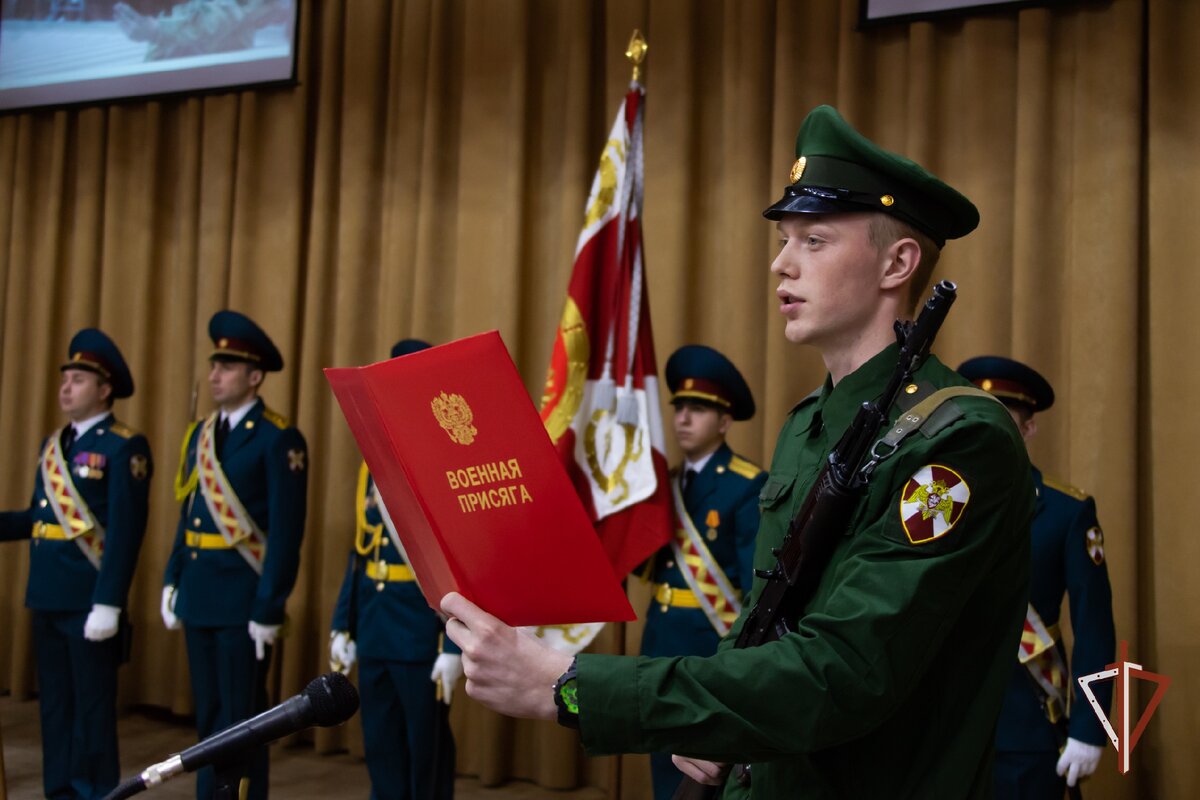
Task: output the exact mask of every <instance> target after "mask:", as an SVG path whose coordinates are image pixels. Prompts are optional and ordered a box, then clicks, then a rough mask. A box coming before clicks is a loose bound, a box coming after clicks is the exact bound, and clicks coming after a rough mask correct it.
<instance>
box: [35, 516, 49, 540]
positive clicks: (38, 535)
mask: <svg viewBox="0 0 1200 800" xmlns="http://www.w3.org/2000/svg"><path fill="white" fill-rule="evenodd" d="M33 538H35V539H45V538H46V523H45V522H42V521H41V520H38V521H37V522H35V523H34V524H33Z"/></svg>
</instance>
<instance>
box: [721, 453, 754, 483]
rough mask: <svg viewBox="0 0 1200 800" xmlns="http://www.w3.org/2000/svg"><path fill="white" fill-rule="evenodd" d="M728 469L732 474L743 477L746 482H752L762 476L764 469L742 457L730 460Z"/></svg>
mask: <svg viewBox="0 0 1200 800" xmlns="http://www.w3.org/2000/svg"><path fill="white" fill-rule="evenodd" d="M728 469H729V471H730V472H733V473H735V474H737V475H741V476H742V477H743V478H745V479H746V480H751V481H752V480H754V479H755V478H757V477H758V476H759V475H761V474H762V467H760V466H758V464H753V463H751V462H749V461H747V460H746V459H744V458H742V457H741V456H733V457H732V458H730V459H729V467H728Z"/></svg>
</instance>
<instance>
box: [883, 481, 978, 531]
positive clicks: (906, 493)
mask: <svg viewBox="0 0 1200 800" xmlns="http://www.w3.org/2000/svg"><path fill="white" fill-rule="evenodd" d="M970 500H971V487H970V486H968V485H967V482H966V480H965V479H963V477H962V476H961V475H959V474H958V473H957V472H955V471H954V470H952V469H950V468H949V467H947V466H943V465H942V464H926V465H925V466H923V467H921V468H920V469H919V470H917V471H916V472H914V473H913V474H912V477H910V478H909V479H908V482H907V483H905V484H904V490H903V491H902V492H900V524H901V526H903V528H904V533H905V535H906V536H908V541H909V542H911V543H912V544H925V543H926V542H932V541H933V540H935V539H939V538H941V537H942V536H945V535H946V534H947V533H949V532H950V531H951V530H952V529H953V528H954V526H955V525H957V524H958V521H959V520H960V519H962V514H963V510H964V509H966V507H967V503H968V502H970Z"/></svg>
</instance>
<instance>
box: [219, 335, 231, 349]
mask: <svg viewBox="0 0 1200 800" xmlns="http://www.w3.org/2000/svg"><path fill="white" fill-rule="evenodd" d="M217 347H229V340H228V339H226V338H225V337H224V336H222V337H221V341H219V342H217Z"/></svg>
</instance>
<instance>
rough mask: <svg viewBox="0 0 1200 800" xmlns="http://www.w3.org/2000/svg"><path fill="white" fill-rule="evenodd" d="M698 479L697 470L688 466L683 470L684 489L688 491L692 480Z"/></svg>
mask: <svg viewBox="0 0 1200 800" xmlns="http://www.w3.org/2000/svg"><path fill="white" fill-rule="evenodd" d="M695 479H696V470H694V469H692V468H691V467H688V468H687V469H686V470H684V471H683V490H684V491H685V492H686V491H687V490H688V487H689V486H691V485H692V481H694V480H695Z"/></svg>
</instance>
